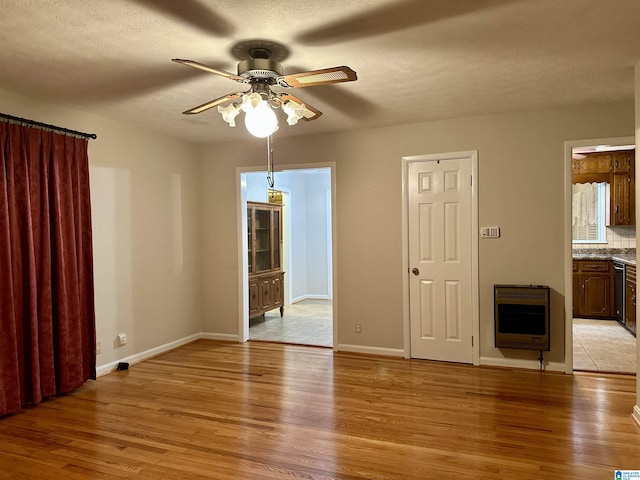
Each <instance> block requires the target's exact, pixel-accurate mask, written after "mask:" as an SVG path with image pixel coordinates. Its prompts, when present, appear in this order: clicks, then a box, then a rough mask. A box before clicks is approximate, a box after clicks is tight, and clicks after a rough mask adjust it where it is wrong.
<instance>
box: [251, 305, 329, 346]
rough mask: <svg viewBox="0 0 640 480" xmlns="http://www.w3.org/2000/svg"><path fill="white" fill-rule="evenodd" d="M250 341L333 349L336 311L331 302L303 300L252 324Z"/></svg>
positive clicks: (266, 314)
mask: <svg viewBox="0 0 640 480" xmlns="http://www.w3.org/2000/svg"><path fill="white" fill-rule="evenodd" d="M249 340H265V341H266V340H270V341H275V342H283V343H298V344H302V345H317V346H321V347H333V309H332V302H331V300H316V299H309V300H302V301H300V302H296V303H294V304H291V305H287V306H286V307H285V308H284V317H282V318H280V311H279V310H272V311H270V312H267V313H265V315H264V319H262V318H260V317H258V318H256V319H252V320H251V321H250V322H249Z"/></svg>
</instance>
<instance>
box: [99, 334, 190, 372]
mask: <svg viewBox="0 0 640 480" xmlns="http://www.w3.org/2000/svg"><path fill="white" fill-rule="evenodd" d="M201 337H202V334H201V333H194V334H193V335H189V336H188V337H184V338H181V339H179V340H175V341H173V342H169V343H165V344H164V345H160V346H158V347H154V348H150V349H149V350H145V351H144V352H140V353H136V354H134V355H130V356H128V357H125V358H121V359H119V360H116V361H114V362H110V363H107V364H105V365H99V366H97V367H96V376H98V377H101V376H102V375H106V374H107V373H111V372H113V371H114V370H115V369H116V367H117V366H118V363H120V362H127V363H128V364H130V365H132V364H134V363H138V362H141V361H143V360H146V359H148V358H151V357H155V356H156V355H160V354H161V353H164V352H168V351H169V350H173V349H174V348H177V347H180V346H182V345H186V344H187V343H191V342H195V341H196V340H198V339H200V338H201Z"/></svg>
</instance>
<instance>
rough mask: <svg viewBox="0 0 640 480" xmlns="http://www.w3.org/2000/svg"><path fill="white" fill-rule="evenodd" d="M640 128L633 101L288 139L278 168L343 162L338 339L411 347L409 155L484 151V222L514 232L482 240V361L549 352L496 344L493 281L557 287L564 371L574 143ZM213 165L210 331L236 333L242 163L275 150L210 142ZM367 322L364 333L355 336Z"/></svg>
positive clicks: (206, 205) (208, 172) (205, 177)
mask: <svg viewBox="0 0 640 480" xmlns="http://www.w3.org/2000/svg"><path fill="white" fill-rule="evenodd" d="M319 121H322V120H319ZM284 128H287V127H284ZM633 131H634V105H633V102H621V103H612V104H597V105H587V106H580V107H565V108H556V109H544V110H531V111H525V112H516V113H505V114H500V115H488V116H478V117H469V118H459V119H452V120H443V121H437V122H428V123H419V124H411V125H403V126H396V127H390V128H378V129H371V130H362V131H355V132H341V133H334V134H323V135H309V136H304V137H302V136H300V137H282V136H280V137H279V138H278V141H277V145H276V152H275V158H276V165H292V164H303V163H320V162H326V161H332V162H335V163H336V173H337V179H336V209H337V217H336V220H337V232H336V233H337V251H336V252H335V254H336V256H337V288H338V292H337V309H338V323H339V331H338V339H337V342H338V344H348V345H362V346H367V347H378V348H390V349H403V348H404V345H403V317H402V315H403V291H402V284H403V282H402V279H403V275H404V274H405V272H403V270H402V247H403V246H402V238H401V237H402V223H401V211H402V201H403V199H402V193H401V188H402V182H401V158H402V157H403V156H408V155H419V154H430V153H442V152H452V151H466V150H478V152H479V183H478V186H479V225H480V226H489V225H491V226H493V225H498V226H500V227H501V229H502V237H501V238H500V239H495V240H481V241H480V245H479V276H480V284H479V295H480V323H481V325H480V336H481V338H480V342H481V344H480V345H481V348H480V351H481V352H480V354H481V357H486V358H501V357H502V356H503V355H506V356H508V357H509V358H511V359H518V358H523V359H535V358H536V357H537V352H526V351H523V352H519V351H505V352H501V351H499V350H497V349H495V348H494V347H493V303H492V302H493V285H494V284H496V283H534V284H547V285H549V286H550V287H551V289H552V297H551V304H552V307H551V308H552V311H551V319H552V331H551V335H552V342H551V343H552V347H551V352H550V353H549V354H546V359H547V360H549V361H550V362H554V363H556V364H563V363H564V290H565V285H564V251H565V250H564V248H565V247H564V245H563V242H564V231H563V229H564V218H563V212H564V203H563V202H564V180H563V179H564V173H565V172H564V153H563V152H564V150H563V144H564V141H566V140H579V139H590V138H601V137H617V136H625V135H631V134H632V133H633ZM202 159H203V164H202V175H201V191H202V209H203V213H204V214H203V218H202V232H203V237H202V239H203V243H202V249H203V250H202V261H203V288H204V291H205V295H204V305H203V308H204V309H203V314H204V327H203V330H204V331H205V332H211V333H220V334H230V335H233V334H237V333H238V308H239V306H238V305H239V292H238V273H239V271H238V265H237V263H238V261H237V259H238V239H237V205H236V167H245V166H264V165H265V164H266V158H265V148H264V144H263V142H262V141H258V140H256V139H250V138H249V137H248V136H247V140H246V141H243V142H235V143H221V144H216V145H209V146H203V147H202ZM276 181H277V176H276ZM355 323H361V324H362V330H363V333H362V334H355V333H354V324H355Z"/></svg>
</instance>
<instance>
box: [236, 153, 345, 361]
mask: <svg viewBox="0 0 640 480" xmlns="http://www.w3.org/2000/svg"><path fill="white" fill-rule="evenodd" d="M316 168H328V169H329V170H330V172H331V249H332V251H333V252H332V259H331V260H332V275H331V277H332V278H331V283H332V287H333V289H332V292H331V295H332V297H333V303H332V320H333V339H332V340H333V347H332V348H333V350H334V351H336V350H337V345H338V302H337V298H338V278H337V277H338V261H337V259H338V244H337V226H338V220H337V218H338V215H337V212H336V163H335V162H321V163H306V164H304V163H303V164H290V165H278V166H276V167H275V169H274V170H275V172H276V173H277V172H284V171H289V170H313V169H316ZM264 171H265V169H264V167H236V218H237V222H236V225H237V232H236V234H237V245H239V248H238V259H237V265H238V292H239V295H238V342H240V343H244V342H246V341H248V340H249V302H248V299H249V274H248V273H247V270H248V268H249V259H248V254H247V251H248V246H247V235H246V232H247V215H246V210H247V192H246V185H243V184H242V174H243V173H251V172H264ZM276 180H277V179H276ZM286 281H287V279H286V278H285V282H286Z"/></svg>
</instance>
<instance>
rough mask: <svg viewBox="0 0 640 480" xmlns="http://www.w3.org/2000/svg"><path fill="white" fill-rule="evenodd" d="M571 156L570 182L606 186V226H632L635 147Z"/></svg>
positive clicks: (633, 216) (634, 207)
mask: <svg viewBox="0 0 640 480" xmlns="http://www.w3.org/2000/svg"><path fill="white" fill-rule="evenodd" d="M581 156H582V157H583V158H579V159H573V160H572V162H571V172H572V175H573V178H572V182H573V183H593V182H596V183H600V182H606V183H608V184H609V185H610V201H609V213H610V215H609V216H610V220H609V226H613V227H616V226H633V225H635V215H636V200H635V170H636V169H635V150H618V151H613V152H598V153H585V154H582V155H581Z"/></svg>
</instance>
